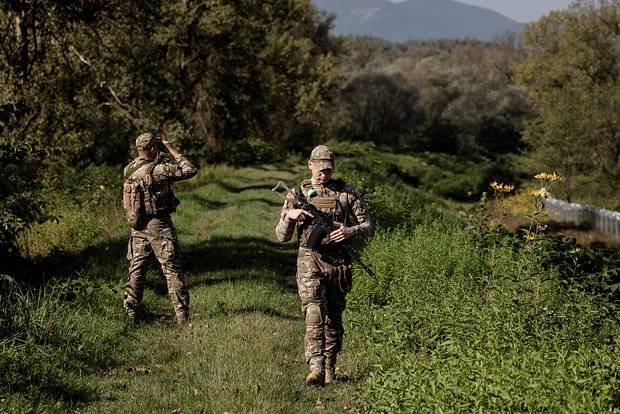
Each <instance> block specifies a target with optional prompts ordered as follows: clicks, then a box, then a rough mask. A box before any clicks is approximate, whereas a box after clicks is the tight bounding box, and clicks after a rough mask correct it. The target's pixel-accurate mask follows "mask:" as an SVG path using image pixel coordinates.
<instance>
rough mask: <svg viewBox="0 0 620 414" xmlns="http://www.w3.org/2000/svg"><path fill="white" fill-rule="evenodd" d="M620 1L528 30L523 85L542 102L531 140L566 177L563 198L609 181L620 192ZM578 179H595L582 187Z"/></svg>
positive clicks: (592, 4) (577, 7) (551, 18)
mask: <svg viewBox="0 0 620 414" xmlns="http://www.w3.org/2000/svg"><path fill="white" fill-rule="evenodd" d="M619 9H620V3H619V2H617V1H582V2H577V3H575V4H574V5H573V6H572V7H571V8H570V9H569V10H568V11H565V12H554V13H551V14H549V15H548V16H546V17H543V18H542V19H541V20H539V21H538V22H536V23H533V24H531V25H529V26H527V28H526V30H525V34H524V46H525V50H526V53H527V59H526V60H525V61H524V62H523V63H521V64H520V65H518V66H517V78H516V79H517V81H518V83H519V84H520V85H523V86H524V87H525V88H526V89H527V90H528V92H529V93H530V95H531V96H532V99H533V101H534V103H535V105H536V109H537V110H538V112H539V116H538V117H537V118H536V119H534V120H532V121H531V122H530V123H529V124H528V126H527V128H526V130H525V135H524V137H525V139H526V141H527V143H528V145H529V146H530V147H531V148H532V150H533V155H534V156H535V157H536V159H537V160H539V162H541V163H544V164H543V165H545V166H547V168H551V169H553V170H556V171H558V172H559V173H560V174H561V175H562V176H564V177H565V180H564V182H563V183H562V186H561V189H562V194H561V196H562V197H563V198H565V199H567V200H570V199H571V197H574V196H575V195H576V190H580V189H581V188H584V187H589V186H591V185H592V183H596V184H597V187H599V186H600V185H601V184H602V185H603V186H604V188H606V189H607V191H611V192H615V191H616V190H617V181H618V173H619V171H618V155H619V148H620V144H619V143H620V139H619V138H620V135H619V134H618V130H619V129H618V119H617V113H618V110H619V105H620V99H619V97H620V94H619V93H618V91H619V90H620V89H619V85H620V72H619V71H618V64H617V62H618V59H619V56H618V53H619V52H618V49H617V48H616V47H615V45H616V44H617V42H618V30H617V27H618V24H619V23H620V17H619V16H620V14H619V13H618V10H619ZM578 176H587V177H589V180H588V184H586V185H583V184H582V185H581V186H580V187H577V182H576V178H577V177H578Z"/></svg>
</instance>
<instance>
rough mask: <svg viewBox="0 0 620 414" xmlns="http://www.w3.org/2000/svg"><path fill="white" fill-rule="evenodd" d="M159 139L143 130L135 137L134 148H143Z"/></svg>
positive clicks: (150, 145) (148, 146)
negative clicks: (142, 132)
mask: <svg viewBox="0 0 620 414" xmlns="http://www.w3.org/2000/svg"><path fill="white" fill-rule="evenodd" d="M159 140H160V138H157V137H156V136H155V135H153V134H151V133H150V132H145V133H144V134H140V135H139V136H138V138H136V148H137V149H139V150H145V149H147V148H150V147H152V146H153V145H155V144H157V142H158V141H159Z"/></svg>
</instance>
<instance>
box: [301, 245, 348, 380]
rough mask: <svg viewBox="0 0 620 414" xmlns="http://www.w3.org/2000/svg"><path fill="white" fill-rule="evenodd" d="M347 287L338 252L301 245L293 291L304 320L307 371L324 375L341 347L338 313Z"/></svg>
mask: <svg viewBox="0 0 620 414" xmlns="http://www.w3.org/2000/svg"><path fill="white" fill-rule="evenodd" d="M350 290H351V264H350V263H343V256H342V254H331V255H330V254H320V253H317V252H313V251H311V250H309V249H307V248H304V247H301V248H300V249H299V255H298V257H297V291H298V293H299V298H300V299H301V308H302V312H303V315H304V318H305V321H306V334H305V337H304V356H305V358H306V362H307V363H308V365H309V366H310V370H311V371H312V372H314V373H316V374H318V375H320V376H323V375H324V370H325V364H326V363H327V364H335V363H336V356H337V355H338V352H340V349H341V348H342V337H343V335H344V328H343V326H342V313H343V312H344V310H345V307H346V295H347V293H349V291H350Z"/></svg>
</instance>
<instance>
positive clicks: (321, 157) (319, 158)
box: [310, 145, 334, 170]
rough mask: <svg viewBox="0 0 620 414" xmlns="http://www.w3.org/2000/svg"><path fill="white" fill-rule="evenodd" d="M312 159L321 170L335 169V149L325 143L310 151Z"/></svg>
mask: <svg viewBox="0 0 620 414" xmlns="http://www.w3.org/2000/svg"><path fill="white" fill-rule="evenodd" d="M310 161H312V163H313V164H314V166H315V167H317V168H318V169H319V170H333V169H334V151H332V149H331V148H329V147H327V146H325V145H319V146H318V147H315V148H314V149H313V150H312V152H311V153H310Z"/></svg>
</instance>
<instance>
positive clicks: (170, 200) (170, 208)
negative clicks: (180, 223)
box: [125, 160, 180, 217]
mask: <svg viewBox="0 0 620 414" xmlns="http://www.w3.org/2000/svg"><path fill="white" fill-rule="evenodd" d="M140 163H142V164H140ZM136 168H137V169H136ZM154 168H155V164H154V163H152V162H151V163H148V162H145V161H138V160H136V161H134V162H133V163H132V164H130V165H129V167H128V168H127V172H128V173H129V174H128V176H126V177H125V180H126V181H138V180H140V181H142V182H143V183H144V186H143V190H144V213H145V214H146V216H148V217H154V216H159V215H165V214H170V213H174V212H175V211H176V209H177V206H178V205H179V203H180V201H179V200H178V199H177V198H176V197H175V195H174V190H173V189H172V183H171V182H169V181H168V180H164V181H162V182H157V181H155V179H154V178H153V169H154ZM132 170H133V172H132Z"/></svg>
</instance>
